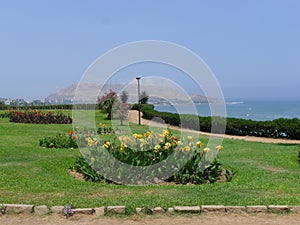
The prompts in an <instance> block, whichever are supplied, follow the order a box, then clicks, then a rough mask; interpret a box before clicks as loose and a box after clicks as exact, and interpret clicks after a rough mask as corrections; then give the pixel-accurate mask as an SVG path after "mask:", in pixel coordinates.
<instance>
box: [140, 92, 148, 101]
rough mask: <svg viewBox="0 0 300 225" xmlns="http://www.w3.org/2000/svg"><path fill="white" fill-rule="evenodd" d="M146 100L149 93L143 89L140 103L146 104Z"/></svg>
mask: <svg viewBox="0 0 300 225" xmlns="http://www.w3.org/2000/svg"><path fill="white" fill-rule="evenodd" d="M148 100H149V95H148V94H147V92H146V91H143V92H142V93H141V97H140V102H141V104H147V102H148Z"/></svg>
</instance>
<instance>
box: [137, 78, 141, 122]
mask: <svg viewBox="0 0 300 225" xmlns="http://www.w3.org/2000/svg"><path fill="white" fill-rule="evenodd" d="M136 79H137V82H138V100H139V102H138V103H139V125H141V94H140V79H141V77H136Z"/></svg>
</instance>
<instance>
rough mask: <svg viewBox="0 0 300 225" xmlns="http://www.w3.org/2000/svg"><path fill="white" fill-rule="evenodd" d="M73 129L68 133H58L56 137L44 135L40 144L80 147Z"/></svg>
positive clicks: (49, 146) (57, 146)
mask: <svg viewBox="0 0 300 225" xmlns="http://www.w3.org/2000/svg"><path fill="white" fill-rule="evenodd" d="M76 138H77V137H76V136H73V131H69V132H68V134H60V133H59V134H57V135H56V136H54V137H44V138H41V139H40V140H39V142H40V146H42V147H46V148H78V146H77V143H76Z"/></svg>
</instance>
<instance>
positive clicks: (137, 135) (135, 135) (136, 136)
mask: <svg viewBox="0 0 300 225" xmlns="http://www.w3.org/2000/svg"><path fill="white" fill-rule="evenodd" d="M132 136H133V137H134V138H135V139H141V138H142V137H143V135H141V134H133V135H132Z"/></svg>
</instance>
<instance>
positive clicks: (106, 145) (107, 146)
mask: <svg viewBox="0 0 300 225" xmlns="http://www.w3.org/2000/svg"><path fill="white" fill-rule="evenodd" d="M109 146H110V142H109V141H106V142H105V143H104V145H103V147H104V148H106V149H109Z"/></svg>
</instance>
